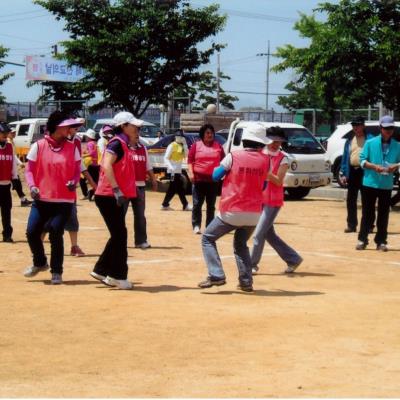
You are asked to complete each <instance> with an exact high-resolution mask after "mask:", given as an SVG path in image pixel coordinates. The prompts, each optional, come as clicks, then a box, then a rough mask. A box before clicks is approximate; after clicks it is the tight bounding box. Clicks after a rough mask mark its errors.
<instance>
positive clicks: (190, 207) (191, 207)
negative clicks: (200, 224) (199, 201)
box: [183, 204, 193, 211]
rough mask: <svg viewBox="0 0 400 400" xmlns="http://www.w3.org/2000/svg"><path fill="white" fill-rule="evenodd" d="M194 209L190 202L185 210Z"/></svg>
mask: <svg viewBox="0 0 400 400" xmlns="http://www.w3.org/2000/svg"><path fill="white" fill-rule="evenodd" d="M192 210H193V206H192V205H191V204H188V205H187V206H186V207H185V208H184V209H183V211H192Z"/></svg>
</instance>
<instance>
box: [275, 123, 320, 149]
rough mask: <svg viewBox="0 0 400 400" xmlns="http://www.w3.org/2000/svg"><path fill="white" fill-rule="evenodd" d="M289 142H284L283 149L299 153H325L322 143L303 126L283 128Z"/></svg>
mask: <svg viewBox="0 0 400 400" xmlns="http://www.w3.org/2000/svg"><path fill="white" fill-rule="evenodd" d="M283 130H284V131H285V134H286V138H287V142H284V143H283V144H282V149H283V151H286V152H288V153H297V154H323V153H325V150H324V148H323V147H322V145H321V143H320V142H319V141H318V140H317V139H315V137H314V136H313V135H312V134H311V133H310V132H309V131H308V130H307V129H301V128H283Z"/></svg>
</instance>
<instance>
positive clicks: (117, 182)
mask: <svg viewBox="0 0 400 400" xmlns="http://www.w3.org/2000/svg"><path fill="white" fill-rule="evenodd" d="M142 124H143V121H141V120H138V119H137V118H135V117H134V116H133V115H132V114H131V113H129V112H126V111H122V112H120V113H118V114H116V115H115V117H114V126H115V128H114V132H115V136H114V137H113V138H112V139H111V140H110V142H109V143H108V144H107V147H106V149H105V151H104V155H103V157H102V160H101V167H100V178H99V183H98V185H97V189H96V193H95V202H96V205H97V207H98V209H99V211H100V213H101V215H102V217H103V218H104V222H105V223H106V225H107V228H108V231H109V232H110V239H109V240H108V242H107V244H106V247H105V248H104V250H103V253H102V254H101V256H100V258H99V259H98V261H97V263H96V265H95V266H94V269H93V272H91V273H90V275H91V276H92V277H93V278H95V279H97V280H99V281H102V282H103V283H104V284H106V285H108V286H114V287H117V288H118V289H132V283H131V282H129V281H128V279H127V277H128V263H127V261H128V250H127V244H128V243H127V242H128V232H127V229H126V224H125V214H126V208H127V205H128V202H129V200H130V199H133V198H135V197H136V180H135V162H134V153H133V149H132V148H131V146H130V145H129V142H130V140H133V138H134V137H135V135H136V134H137V131H138V129H139V128H138V127H139V126H141V125H142Z"/></svg>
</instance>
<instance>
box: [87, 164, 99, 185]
mask: <svg viewBox="0 0 400 400" xmlns="http://www.w3.org/2000/svg"><path fill="white" fill-rule="evenodd" d="M88 172H89V174H90V176H91V177H92V179H93V180H94V181H95V182H96V183H99V175H100V165H89V166H88Z"/></svg>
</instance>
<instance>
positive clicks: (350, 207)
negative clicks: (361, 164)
mask: <svg viewBox="0 0 400 400" xmlns="http://www.w3.org/2000/svg"><path fill="white" fill-rule="evenodd" d="M363 176H364V171H363V169H362V168H354V167H350V174H349V179H348V184H347V226H348V227H349V228H351V229H356V228H357V225H358V219H357V198H358V192H361V190H362V180H363Z"/></svg>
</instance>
